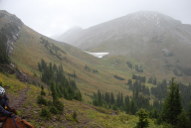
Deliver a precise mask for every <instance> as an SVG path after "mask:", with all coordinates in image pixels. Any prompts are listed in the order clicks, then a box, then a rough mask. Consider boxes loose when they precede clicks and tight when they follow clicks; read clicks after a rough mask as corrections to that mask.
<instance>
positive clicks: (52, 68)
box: [38, 59, 82, 101]
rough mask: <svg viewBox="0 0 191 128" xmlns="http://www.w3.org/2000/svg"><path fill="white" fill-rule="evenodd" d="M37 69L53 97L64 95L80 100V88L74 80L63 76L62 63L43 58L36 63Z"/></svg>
mask: <svg viewBox="0 0 191 128" xmlns="http://www.w3.org/2000/svg"><path fill="white" fill-rule="evenodd" d="M38 68H39V71H40V72H41V73H42V76H41V80H42V81H43V82H44V83H46V84H47V85H49V87H50V89H51V90H52V91H53V95H54V96H55V97H64V98H66V99H68V100H72V99H76V100H80V101H81V100H82V96H81V93H80V90H79V89H78V88H77V86H76V82H75V81H74V80H71V79H70V78H67V77H66V76H65V73H64V70H63V67H62V65H60V66H57V65H55V64H52V63H46V62H45V61H44V60H43V59H42V60H41V62H40V63H38Z"/></svg>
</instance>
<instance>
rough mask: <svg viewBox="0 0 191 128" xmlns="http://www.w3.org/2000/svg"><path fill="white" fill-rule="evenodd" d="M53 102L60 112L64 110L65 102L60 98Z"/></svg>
mask: <svg viewBox="0 0 191 128" xmlns="http://www.w3.org/2000/svg"><path fill="white" fill-rule="evenodd" d="M53 104H54V106H55V108H56V109H57V110H58V111H59V112H63V111H64V104H63V103H62V102H60V101H59V100H56V101H54V102H53Z"/></svg>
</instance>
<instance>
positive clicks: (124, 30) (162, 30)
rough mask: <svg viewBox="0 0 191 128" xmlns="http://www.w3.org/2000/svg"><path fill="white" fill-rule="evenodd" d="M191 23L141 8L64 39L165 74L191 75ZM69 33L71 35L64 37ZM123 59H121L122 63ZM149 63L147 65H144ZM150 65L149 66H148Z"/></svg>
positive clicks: (78, 45) (84, 47)
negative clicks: (184, 22)
mask: <svg viewBox="0 0 191 128" xmlns="http://www.w3.org/2000/svg"><path fill="white" fill-rule="evenodd" d="M190 28H191V25H187V24H182V23H181V22H180V21H178V20H175V19H173V18H171V17H169V16H166V15H164V14H160V13H158V12H152V11H140V12H136V13H132V14H128V15H126V16H124V17H120V18H117V19H114V20H112V21H108V22H105V23H102V24H99V25H96V26H93V27H90V28H87V29H84V30H82V31H80V33H78V35H76V34H75V36H73V38H71V37H72V35H73V34H72V33H70V35H68V34H67V36H66V35H65V34H63V35H62V36H63V39H64V40H62V41H66V40H67V42H68V43H70V44H72V45H74V46H77V47H79V48H81V49H83V50H88V51H94V52H103V51H104V52H109V53H110V54H109V56H108V58H109V57H114V56H118V57H119V56H120V57H123V58H125V60H124V62H125V61H127V60H129V61H132V63H133V62H136V63H139V64H141V65H143V66H144V67H145V68H146V70H150V71H149V72H150V73H151V72H153V69H159V70H158V71H157V70H156V71H155V72H159V73H158V74H160V75H161V73H162V74H163V75H165V74H166V73H167V72H168V71H169V73H167V74H175V75H176V76H181V75H185V76H190V75H191V72H190V71H191V67H190V65H191V58H190V54H191V29H190ZM67 37H70V38H67ZM124 62H123V63H124ZM147 65H149V67H148V66H147ZM149 68H150V69H149Z"/></svg>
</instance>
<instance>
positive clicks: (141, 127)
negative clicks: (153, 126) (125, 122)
mask: <svg viewBox="0 0 191 128" xmlns="http://www.w3.org/2000/svg"><path fill="white" fill-rule="evenodd" d="M137 115H138V116H139V122H138V123H137V127H136V128H147V127H148V126H149V121H148V112H147V111H146V110H145V109H140V110H139V111H138V112H137Z"/></svg>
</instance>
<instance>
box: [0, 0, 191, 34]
mask: <svg viewBox="0 0 191 128" xmlns="http://www.w3.org/2000/svg"><path fill="white" fill-rule="evenodd" d="M190 6H191V1H190V0H0V9H1V10H7V11H8V12H10V13H13V14H15V15H17V16H18V17H19V18H20V19H21V20H22V21H23V22H24V23H25V24H26V25H27V26H29V27H31V28H33V29H34V30H36V31H37V32H39V33H42V34H44V35H46V36H49V37H50V36H55V35H59V34H61V33H64V32H65V31H66V30H68V29H69V28H71V27H73V26H80V27H82V28H88V27H90V26H93V25H96V24H99V23H102V22H105V21H109V20H112V19H115V18H118V17H121V16H124V15H127V14H129V13H132V12H136V11H140V10H150V11H157V12H161V13H163V14H166V15H169V16H171V17H173V18H175V19H178V20H181V21H182V22H183V23H186V24H191V15H190V14H191V8H190Z"/></svg>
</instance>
